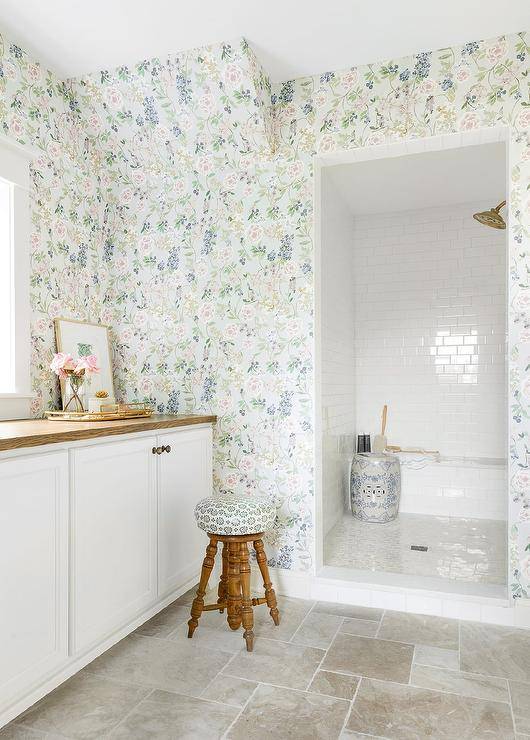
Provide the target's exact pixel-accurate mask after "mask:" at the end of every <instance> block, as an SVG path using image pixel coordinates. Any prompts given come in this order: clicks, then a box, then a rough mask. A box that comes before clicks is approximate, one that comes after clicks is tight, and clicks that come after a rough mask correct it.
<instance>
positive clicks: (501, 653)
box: [460, 622, 530, 683]
mask: <svg viewBox="0 0 530 740" xmlns="http://www.w3.org/2000/svg"><path fill="white" fill-rule="evenodd" d="M460 668H461V670H463V671H468V672H470V673H482V674H484V675H486V676H501V677H503V678H510V679H513V680H514V681H524V682H527V683H529V682H530V630H523V629H515V628H513V627H499V626H497V625H492V624H479V623H477V622H462V623H461V625H460Z"/></svg>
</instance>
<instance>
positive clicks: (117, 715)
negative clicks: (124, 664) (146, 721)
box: [19, 671, 150, 739]
mask: <svg viewBox="0 0 530 740" xmlns="http://www.w3.org/2000/svg"><path fill="white" fill-rule="evenodd" d="M149 691H150V689H148V688H138V687H136V686H127V685H126V684H122V683H119V682H118V681H114V680H107V679H104V678H100V677H99V676H93V675H91V674H90V673H87V672H86V671H81V672H80V673H78V674H77V675H76V676H74V677H73V678H71V679H70V680H69V681H66V682H65V683H63V684H62V685H61V686H59V687H58V688H57V689H55V691H52V693H51V694H48V696H45V697H44V698H43V699H41V700H40V701H39V702H37V703H36V704H34V705H33V706H32V707H30V708H29V709H28V710H27V711H26V712H25V713H24V714H23V715H22V716H21V717H20V718H19V719H20V721H21V722H22V723H23V724H24V725H26V726H28V727H32V728H33V729H35V730H41V731H43V732H49V733H52V734H53V733H55V734H57V735H64V736H66V737H70V738H94V739H96V738H100V737H101V736H102V735H104V734H105V733H107V732H109V731H110V730H111V729H112V728H113V727H114V726H115V725H117V724H118V722H119V721H120V720H121V719H122V718H123V717H125V715H126V714H127V713H128V712H130V710H131V709H132V708H133V707H134V706H135V705H136V704H138V702H140V701H141V700H142V699H143V698H145V697H146V696H147V695H148V694H149Z"/></svg>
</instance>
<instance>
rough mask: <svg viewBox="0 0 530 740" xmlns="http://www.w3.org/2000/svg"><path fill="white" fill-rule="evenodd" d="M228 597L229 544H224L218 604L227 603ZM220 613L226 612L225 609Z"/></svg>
mask: <svg viewBox="0 0 530 740" xmlns="http://www.w3.org/2000/svg"><path fill="white" fill-rule="evenodd" d="M227 596H228V544H227V543H226V542H225V543H224V544H223V570H222V573H221V577H220V579H219V588H218V589H217V597H218V598H217V603H218V604H221V603H226V597H227ZM219 611H220V613H221V614H222V613H223V612H224V608H223V609H219Z"/></svg>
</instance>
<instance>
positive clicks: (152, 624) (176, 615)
mask: <svg viewBox="0 0 530 740" xmlns="http://www.w3.org/2000/svg"><path fill="white" fill-rule="evenodd" d="M189 618H190V608H189V606H185V605H182V604H180V603H177V602H173V604H170V605H169V606H167V607H166V608H165V609H162V611H161V612H159V613H158V614H155V616H154V617H152V618H151V619H149V620H148V621H147V622H145V623H144V624H142V625H141V626H140V627H138V629H137V630H136V633H137V634H138V635H145V636H146V637H167V636H168V635H169V634H170V633H171V632H174V631H175V630H176V628H177V627H178V626H179V625H180V624H185V623H186V622H187V621H188V619H189Z"/></svg>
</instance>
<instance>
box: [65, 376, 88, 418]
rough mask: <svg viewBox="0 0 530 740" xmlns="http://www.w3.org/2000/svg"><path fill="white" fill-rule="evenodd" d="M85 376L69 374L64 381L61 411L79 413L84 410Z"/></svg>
mask: <svg viewBox="0 0 530 740" xmlns="http://www.w3.org/2000/svg"><path fill="white" fill-rule="evenodd" d="M85 405H86V403H85V376H84V373H83V374H82V375H74V374H73V373H72V374H69V375H68V376H67V377H66V379H65V381H64V401H63V411H72V412H78V413H81V412H83V411H84V410H85Z"/></svg>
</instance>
